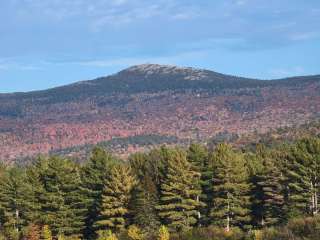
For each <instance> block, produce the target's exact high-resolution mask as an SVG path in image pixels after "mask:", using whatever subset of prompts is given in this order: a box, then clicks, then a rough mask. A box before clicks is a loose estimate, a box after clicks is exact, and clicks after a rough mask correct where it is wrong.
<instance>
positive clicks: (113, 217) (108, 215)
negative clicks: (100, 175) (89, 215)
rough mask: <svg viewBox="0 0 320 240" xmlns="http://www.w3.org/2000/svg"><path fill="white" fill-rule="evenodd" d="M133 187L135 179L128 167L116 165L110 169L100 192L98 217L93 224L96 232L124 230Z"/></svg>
mask: <svg viewBox="0 0 320 240" xmlns="http://www.w3.org/2000/svg"><path fill="white" fill-rule="evenodd" d="M135 185H136V178H135V177H134V176H133V174H132V171H131V168H130V167H128V166H126V165H117V166H114V167H113V168H112V170H111V172H110V175H109V176H108V178H107V180H106V183H105V187H104V190H103V192H102V197H101V198H102V201H101V206H100V211H99V217H98V220H97V222H96V223H95V227H96V229H97V230H112V231H114V232H119V231H120V230H122V229H124V228H125V226H126V224H127V221H128V215H129V203H130V200H131V193H132V190H133V188H134V186H135Z"/></svg>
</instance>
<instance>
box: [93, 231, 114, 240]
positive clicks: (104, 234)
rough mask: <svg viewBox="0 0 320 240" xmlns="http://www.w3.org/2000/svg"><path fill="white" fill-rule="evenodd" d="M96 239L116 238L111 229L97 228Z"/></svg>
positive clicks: (108, 239)
mask: <svg viewBox="0 0 320 240" xmlns="http://www.w3.org/2000/svg"><path fill="white" fill-rule="evenodd" d="M97 240H118V238H117V236H116V235H115V234H113V233H112V231H111V230H99V231H98V238H97Z"/></svg>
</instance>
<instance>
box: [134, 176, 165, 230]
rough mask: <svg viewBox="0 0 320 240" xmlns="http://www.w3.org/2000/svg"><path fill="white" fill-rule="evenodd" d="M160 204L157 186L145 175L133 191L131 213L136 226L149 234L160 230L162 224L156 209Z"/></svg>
mask: <svg viewBox="0 0 320 240" xmlns="http://www.w3.org/2000/svg"><path fill="white" fill-rule="evenodd" d="M158 202H159V199H158V195H157V189H156V185H155V183H154V182H153V181H152V179H151V177H150V176H149V175H145V176H144V177H143V178H142V179H141V180H140V181H139V184H138V185H137V187H136V188H135V190H134V191H133V199H132V202H131V211H132V215H133V222H134V224H136V225H137V226H139V227H140V228H142V229H144V231H146V232H149V233H152V232H154V231H155V230H156V229H158V228H159V225H160V222H159V219H158V215H157V211H156V209H155V206H156V205H157V204H158Z"/></svg>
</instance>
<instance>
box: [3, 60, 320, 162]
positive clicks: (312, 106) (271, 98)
mask: <svg viewBox="0 0 320 240" xmlns="http://www.w3.org/2000/svg"><path fill="white" fill-rule="evenodd" d="M319 113H320V76H319V75H318V76H305V77H296V78H288V79H281V80H268V81H267V80H256V79H247V78H241V77H235V76H229V75H223V74H220V73H216V72H212V71H207V70H199V69H193V68H179V67H175V66H164V65H154V64H145V65H139V66H134V67H131V68H128V69H126V70H123V71H121V72H119V73H117V74H115V75H112V76H108V77H103V78H98V79H95V80H92V81H82V82H78V83H75V84H71V85H67V86H63V87H58V88H53V89H49V90H45V91H36V92H29V93H13V94H0V150H1V151H0V159H3V160H5V161H8V160H12V159H15V158H17V157H24V156H32V155H35V154H38V153H48V152H50V151H56V150H59V149H65V148H70V147H74V146H80V145H85V144H95V143H98V142H101V141H110V140H112V139H113V138H121V139H125V138H130V137H131V138H132V137H134V136H159V138H160V139H168V138H169V139H172V138H174V139H178V140H179V139H181V140H186V139H197V140H205V139H208V138H211V137H213V136H215V135H217V134H219V133H221V132H225V131H228V132H230V133H237V134H239V135H241V134H244V133H248V132H253V131H257V132H261V133H263V132H267V131H268V130H269V129H270V128H278V127H284V126H292V125H295V124H302V123H305V122H308V121H310V120H314V119H319V118H320V114H319ZM164 141H165V140H164ZM130 147H131V150H132V151H134V148H135V147H134V146H130Z"/></svg>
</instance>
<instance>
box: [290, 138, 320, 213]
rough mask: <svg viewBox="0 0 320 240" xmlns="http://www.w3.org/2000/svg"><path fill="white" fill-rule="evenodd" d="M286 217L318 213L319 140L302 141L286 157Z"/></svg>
mask: <svg viewBox="0 0 320 240" xmlns="http://www.w3.org/2000/svg"><path fill="white" fill-rule="evenodd" d="M285 160H286V164H287V165H286V178H287V186H288V193H287V210H288V216H289V218H291V217H296V216H301V215H316V214H318V212H319V204H318V196H319V185H320V183H319V181H320V140H319V139H303V140H301V141H299V142H297V143H296V144H295V145H293V146H292V147H291V148H290V152H289V154H287V156H286V159H285Z"/></svg>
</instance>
